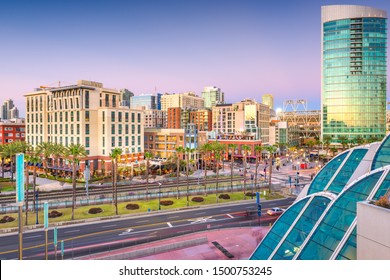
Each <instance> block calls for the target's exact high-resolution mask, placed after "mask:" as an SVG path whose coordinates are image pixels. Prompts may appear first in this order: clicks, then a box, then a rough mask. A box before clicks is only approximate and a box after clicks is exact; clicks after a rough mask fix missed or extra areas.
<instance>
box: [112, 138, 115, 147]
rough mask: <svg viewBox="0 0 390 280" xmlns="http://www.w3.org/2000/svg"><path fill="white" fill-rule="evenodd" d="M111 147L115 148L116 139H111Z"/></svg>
mask: <svg viewBox="0 0 390 280" xmlns="http://www.w3.org/2000/svg"><path fill="white" fill-rule="evenodd" d="M111 147H115V137H111Z"/></svg>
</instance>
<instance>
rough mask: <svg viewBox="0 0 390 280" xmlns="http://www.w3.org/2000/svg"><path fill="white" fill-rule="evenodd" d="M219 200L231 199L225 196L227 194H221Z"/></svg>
mask: <svg viewBox="0 0 390 280" xmlns="http://www.w3.org/2000/svg"><path fill="white" fill-rule="evenodd" d="M218 198H220V199H230V195H228V194H225V193H222V194H220V195H219V196H218Z"/></svg>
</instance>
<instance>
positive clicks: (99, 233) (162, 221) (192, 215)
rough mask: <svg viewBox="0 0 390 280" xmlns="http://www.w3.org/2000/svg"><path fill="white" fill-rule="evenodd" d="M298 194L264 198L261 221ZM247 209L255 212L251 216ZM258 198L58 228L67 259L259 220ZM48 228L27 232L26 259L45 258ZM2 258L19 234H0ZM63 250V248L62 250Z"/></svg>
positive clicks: (10, 254)
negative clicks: (271, 198) (45, 237)
mask: <svg viewBox="0 0 390 280" xmlns="http://www.w3.org/2000/svg"><path fill="white" fill-rule="evenodd" d="M294 200H295V198H286V199H281V200H271V201H262V213H263V215H262V217H261V219H260V221H262V223H263V224H266V225H268V224H269V223H270V222H272V221H274V219H272V218H270V217H269V216H267V215H266V214H265V212H266V211H267V209H269V208H272V207H282V208H287V207H288V206H289V205H291V204H292V203H293V201H294ZM247 211H249V212H250V213H252V215H249V216H247ZM256 211H257V205H256V203H255V200H254V199H248V201H247V202H243V203H240V204H229V205H218V206H213V207H204V208H197V209H191V210H181V211H175V212H172V211H170V212H161V213H153V214H151V213H148V214H145V215H142V216H133V217H123V218H119V219H116V220H106V221H104V220H103V221H99V222H94V223H83V224H76V225H71V226H63V227H59V228H58V240H59V241H60V240H64V244H65V246H64V247H65V259H68V258H77V257H81V256H85V255H89V254H92V253H98V252H104V251H107V250H113V249H118V248H122V247H125V246H131V245H136V244H140V243H145V242H151V241H154V240H159V239H163V238H168V237H173V236H178V235H182V234H186V233H191V232H197V231H201V230H206V229H215V228H218V227H232V226H249V225H252V226H253V225H255V224H257V223H258V218H257V213H256ZM44 236H45V234H44V231H43V229H40V230H32V231H29V232H25V233H24V234H23V248H24V250H23V259H44V257H45V256H44V252H45V247H44V240H45V239H44ZM52 242H53V229H52V228H51V229H49V258H50V259H54V246H53V244H52ZM0 244H1V249H0V250H1V251H0V259H2V260H5V259H16V258H17V256H18V245H17V244H18V234H17V233H13V234H6V235H3V236H0ZM59 253H60V250H59Z"/></svg>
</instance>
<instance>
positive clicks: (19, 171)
mask: <svg viewBox="0 0 390 280" xmlns="http://www.w3.org/2000/svg"><path fill="white" fill-rule="evenodd" d="M23 201H24V154H17V155H16V205H17V206H18V208H19V212H18V219H19V260H22V259H23V223H22V215H23Z"/></svg>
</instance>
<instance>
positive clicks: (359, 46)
mask: <svg viewBox="0 0 390 280" xmlns="http://www.w3.org/2000/svg"><path fill="white" fill-rule="evenodd" d="M321 25H322V26H321V28H322V42H321V56H322V59H321V63H322V65H321V66H322V68H321V69H322V86H321V110H322V126H321V129H322V137H325V136H326V135H329V136H330V137H331V138H332V142H340V141H341V139H342V138H344V139H345V138H347V139H349V140H353V139H356V138H358V137H363V138H365V139H370V138H374V137H375V138H383V137H384V136H385V134H386V44H387V13H386V11H383V10H379V9H375V8H370V7H364V6H354V5H332V6H323V7H322V11H321Z"/></svg>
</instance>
